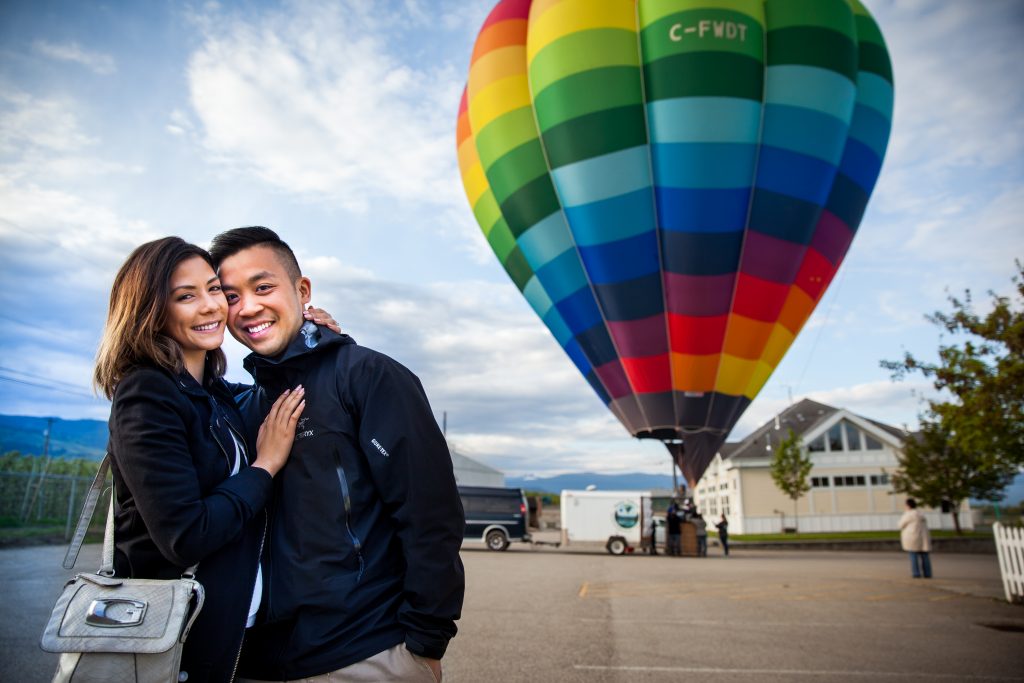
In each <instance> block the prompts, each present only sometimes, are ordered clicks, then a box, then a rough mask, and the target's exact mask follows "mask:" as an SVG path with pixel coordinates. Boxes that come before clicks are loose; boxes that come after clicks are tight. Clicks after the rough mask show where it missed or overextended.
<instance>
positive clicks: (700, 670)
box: [573, 664, 1024, 681]
mask: <svg viewBox="0 0 1024 683" xmlns="http://www.w3.org/2000/svg"><path fill="white" fill-rule="evenodd" d="M573 668H574V669H576V670H577V671H631V672H637V673H641V672H647V673H673V674H720V675H728V676H732V675H736V674H740V675H749V676H827V677H829V678H844V677H845V678H928V679H931V680H936V679H953V680H958V681H960V680H964V679H965V676H964V674H947V673H925V672H923V671H849V670H844V669H719V668H715V667H699V666H602V665H598V664H575V665H573ZM966 678H969V679H970V680H972V681H1024V677H1022V676H982V675H978V674H970V675H969V676H966Z"/></svg>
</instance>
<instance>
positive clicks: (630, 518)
mask: <svg viewBox="0 0 1024 683" xmlns="http://www.w3.org/2000/svg"><path fill="white" fill-rule="evenodd" d="M561 507H562V544H563V545H569V544H570V543H594V542H599V543H604V544H605V548H606V549H607V550H608V552H610V553H611V554H612V555H622V554H623V553H627V552H633V550H635V549H636V548H646V547H647V545H648V544H649V543H650V538H651V533H652V528H653V520H654V518H653V516H652V515H651V492H650V491H562V501H561Z"/></svg>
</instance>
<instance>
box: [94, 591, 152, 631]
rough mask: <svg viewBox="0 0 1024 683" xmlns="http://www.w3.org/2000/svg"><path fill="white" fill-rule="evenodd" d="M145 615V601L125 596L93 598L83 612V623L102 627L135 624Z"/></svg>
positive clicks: (140, 621) (139, 622)
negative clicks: (86, 609) (87, 609)
mask: <svg viewBox="0 0 1024 683" xmlns="http://www.w3.org/2000/svg"><path fill="white" fill-rule="evenodd" d="M145 616H146V603H145V602H143V601H141V600H128V599H125V598H102V599H100V600H93V601H92V604H91V605H89V611H88V612H86V614H85V623H87V624H89V625H90V626H101V627H104V628H120V627H123V626H136V625H138V624H141V623H142V619H143V617H145Z"/></svg>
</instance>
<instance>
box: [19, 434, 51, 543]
mask: <svg viewBox="0 0 1024 683" xmlns="http://www.w3.org/2000/svg"><path fill="white" fill-rule="evenodd" d="M52 430H53V418H52V417H48V418H46V431H45V432H43V434H44V435H45V437H44V439H43V465H42V468H41V469H40V471H39V479H37V480H36V481H35V482H33V481H32V479H31V476H30V478H29V482H28V487H27V488H26V490H25V498H26V501H25V502H24V504H23V505H22V508H21V523H22V524H24V523H25V522H26V521H27V520H28V516H29V511H30V510H32V506H33V505H35V502H36V499H37V498H39V491H40V490H41V489H42V488H43V482H44V481H45V480H46V470H48V469H49V468H50V432H51V431H52ZM32 469H33V471H35V467H33V468H32ZM30 493H31V498H30V497H29V494H30Z"/></svg>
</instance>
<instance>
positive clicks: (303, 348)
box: [242, 320, 356, 375]
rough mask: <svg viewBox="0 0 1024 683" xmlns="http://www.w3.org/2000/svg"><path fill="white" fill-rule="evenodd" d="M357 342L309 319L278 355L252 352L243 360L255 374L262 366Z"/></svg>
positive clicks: (270, 365)
mask: <svg viewBox="0 0 1024 683" xmlns="http://www.w3.org/2000/svg"><path fill="white" fill-rule="evenodd" d="M355 343H356V340H355V339H353V338H352V337H350V336H348V335H347V334H337V333H336V332H334V331H332V330H331V329H330V328H329V327H324V326H322V325H317V324H315V323H313V322H310V321H309V320H307V321H306V322H304V323H302V327H300V328H299V333H298V334H297V335H295V338H294V339H292V340H291V341H290V342H289V343H288V346H287V347H285V350H284V351H282V352H281V353H279V354H277V355H276V356H261V355H259V354H258V353H250V354H249V355H248V356H246V357H245V360H243V361H242V366H243V367H244V368H245V369H246V371H247V372H248V373H249V374H250V375H255V374H256V370H257V369H258V368H261V367H263V368H265V367H273V366H275V365H284V364H286V363H288V362H290V361H292V360H294V359H296V358H301V357H302V356H306V355H309V354H312V353H319V352H320V351H321V350H322V349H326V348H331V347H333V346H344V345H346V344H355Z"/></svg>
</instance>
